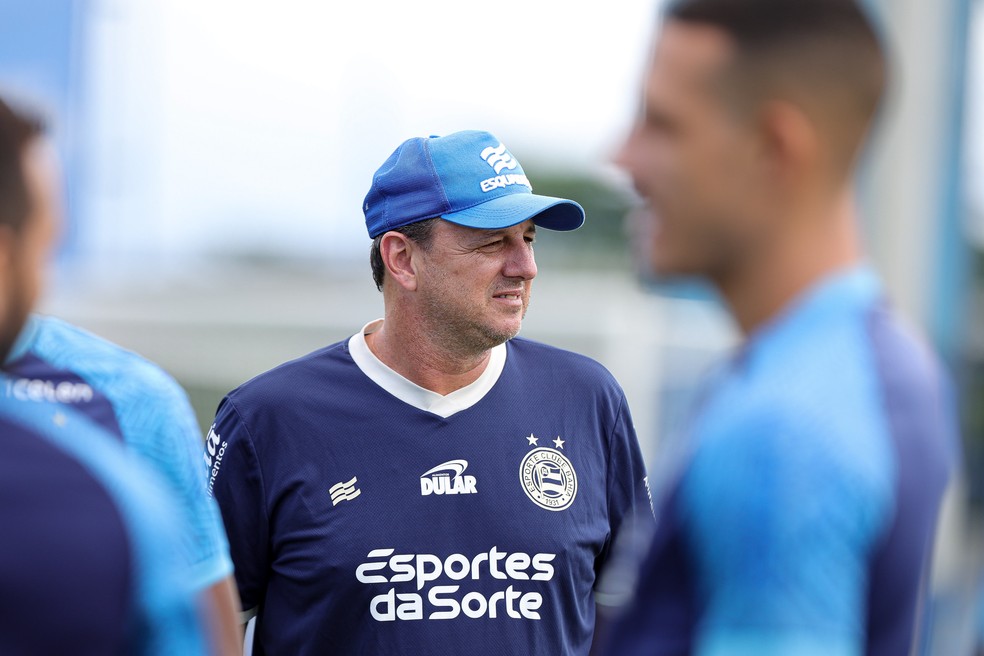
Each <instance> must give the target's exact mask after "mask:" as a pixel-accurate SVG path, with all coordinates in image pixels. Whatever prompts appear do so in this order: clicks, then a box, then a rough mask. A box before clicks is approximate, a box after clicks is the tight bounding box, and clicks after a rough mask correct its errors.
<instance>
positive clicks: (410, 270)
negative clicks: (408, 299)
mask: <svg viewBox="0 0 984 656" xmlns="http://www.w3.org/2000/svg"><path fill="white" fill-rule="evenodd" d="M418 253H419V247H418V246H417V244H415V243H414V242H413V240H411V239H410V238H409V237H407V236H406V235H404V234H403V233H401V232H387V233H386V234H384V235H383V238H382V240H381V241H380V242H379V254H380V256H381V257H382V259H383V265H385V267H386V273H387V276H388V277H390V278H392V279H393V281H394V282H395V283H396V284H398V285H399V286H400V287H403V288H404V289H406V290H407V291H415V290H416V289H417V269H416V265H415V263H414V258H415V257H416V256H417V254H418Z"/></svg>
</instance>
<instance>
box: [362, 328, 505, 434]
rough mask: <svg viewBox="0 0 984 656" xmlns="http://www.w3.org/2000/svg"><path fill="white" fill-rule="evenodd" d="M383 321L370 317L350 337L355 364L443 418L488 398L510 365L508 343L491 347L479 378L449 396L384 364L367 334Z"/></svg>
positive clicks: (391, 390)
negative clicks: (507, 351)
mask: <svg viewBox="0 0 984 656" xmlns="http://www.w3.org/2000/svg"><path fill="white" fill-rule="evenodd" d="M382 325H383V320H382V319H376V320H375V321H370V322H369V323H367V324H366V325H365V326H363V327H362V330H360V331H359V332H357V333H356V334H354V335H352V337H351V338H350V339H349V341H348V348H349V353H351V354H352V359H353V360H354V361H355V364H356V365H357V366H358V367H359V369H361V370H362V373H364V374H365V375H366V376H368V377H369V379H370V380H372V382H374V383H376V384H377V385H379V386H380V387H382V388H383V389H384V390H386V391H387V392H389V393H390V394H392V395H393V396H395V397H396V398H398V399H400V400H401V401H403V402H404V403H406V404H408V405H412V406H413V407H415V408H417V409H419V410H423V411H424V412H430V413H432V414H435V415H437V416H439V417H441V418H443V419H447V418H448V417H450V416H451V415H453V414H455V413H457V412H461V411H462V410H467V409H468V408H470V407H472V406H473V405H475V404H476V403H478V402H479V401H481V400H482V399H483V398H485V395H486V394H488V393H489V390H491V389H492V387H493V386H494V385H495V384H496V382H498V380H499V376H500V375H501V374H502V369H503V367H505V366H506V345H505V344H499V345H498V346H496V347H494V348H493V349H492V350H491V352H490V355H489V362H488V364H487V365H486V366H485V371H483V372H482V375H481V376H479V377H478V379H477V380H475V382H473V383H471V384H470V385H466V386H465V387H462V388H461V389H458V390H455V391H453V392H451V393H450V394H448V395H447V396H442V395H440V394H438V393H437V392H432V391H431V390H429V389H426V388H423V387H421V386H420V385H417V384H416V383H414V382H413V381H411V380H409V379H407V378H404V377H403V376H401V375H400V374H398V373H396V372H395V371H393V370H392V369H390V368H389V367H387V366H386V365H385V364H383V362H382V360H380V359H379V358H377V357H376V354H375V353H373V352H372V351H371V350H370V349H369V345H368V344H367V343H366V335H369V334H371V333H374V332H376V331H377V330H379V328H380V326H382Z"/></svg>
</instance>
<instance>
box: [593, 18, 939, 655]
mask: <svg viewBox="0 0 984 656" xmlns="http://www.w3.org/2000/svg"><path fill="white" fill-rule="evenodd" d="M885 69H886V64H885V56H884V53H883V49H882V46H881V44H880V42H879V39H878V37H877V36H876V34H875V31H874V30H873V28H872V25H871V24H870V22H869V19H868V18H867V17H866V16H865V15H864V13H863V12H862V10H861V9H860V8H859V7H858V6H857V5H856V4H855V3H854V2H852V1H850V0H793V1H790V0H746V1H741V0H679V1H677V2H672V3H670V4H669V6H668V7H667V8H666V10H665V22H664V23H663V25H662V28H661V29H660V32H659V35H658V40H657V43H656V46H655V50H654V54H653V59H652V62H651V65H650V67H649V69H648V73H647V77H646V84H645V102H644V108H643V110H642V113H641V116H640V119H639V122H638V124H637V125H636V126H635V128H634V130H633V132H632V133H631V135H630V136H629V138H628V141H627V143H626V144H625V146H624V148H623V151H622V153H621V154H620V161H621V163H622V164H623V165H624V166H625V167H626V168H627V169H628V171H629V172H630V173H631V175H632V177H633V178H634V182H635V184H636V187H637V188H638V190H639V193H640V194H641V195H642V196H643V197H644V198H645V199H646V200H647V201H648V202H649V205H650V207H651V210H652V215H651V216H652V219H651V220H653V221H654V222H656V231H655V235H654V238H653V240H652V242H651V250H650V256H651V260H652V265H653V267H654V268H655V269H656V270H657V271H658V272H659V273H661V274H667V275H671V274H687V275H699V276H703V277H706V278H707V279H708V280H709V281H710V282H711V283H713V284H714V285H715V286H716V288H717V289H718V291H719V292H720V294H721V295H722V297H723V299H724V301H725V302H726V304H727V305H728V307H729V309H730V311H731V313H732V315H733V316H734V319H735V321H736V322H737V324H738V326H739V328H740V330H741V332H742V333H743V334H744V342H743V344H742V346H741V347H740V348H739V349H738V352H737V353H736V354H735V355H734V357H733V358H731V359H730V361H729V362H728V363H726V364H725V366H724V367H723V369H722V370H721V371H720V372H718V374H717V375H716V376H714V377H713V378H712V380H711V381H709V385H708V387H707V389H706V390H705V392H704V394H702V397H701V401H700V402H699V404H698V407H697V408H696V411H695V413H694V417H693V419H692V421H691V422H690V424H689V426H688V429H687V436H686V445H685V448H684V450H683V455H682V456H681V458H680V462H679V466H678V467H677V468H676V471H675V475H674V476H670V477H668V480H667V481H665V483H664V485H663V487H662V489H661V490H660V492H659V493H658V498H657V503H656V518H657V529H656V535H655V538H654V541H653V543H652V546H651V549H650V552H649V555H648V557H647V559H646V561H645V563H644V565H643V568H642V572H641V579H640V581H639V588H638V591H637V596H636V599H635V601H634V603H633V604H632V605H631V606H630V607H629V608H628V609H627V610H626V611H625V613H624V615H623V617H622V619H621V621H620V622H619V623H618V624H617V626H616V628H615V630H614V631H613V633H612V640H611V642H610V649H609V652H610V653H611V654H618V655H619V656H629V655H633V654H646V655H647V656H653V655H657V654H660V655H662V654H692V653H693V654H702V655H724V654H727V655H743V654H749V655H751V654H754V655H755V656H768V655H770V654H796V655H809V654H818V655H819V654H823V655H824V656H838V655H848V654H861V653H866V654H875V655H879V656H882V655H883V656H899V655H902V654H909V653H910V651H911V650H912V649H913V648H914V646H915V645H918V637H917V636H918V624H919V618H920V613H921V610H922V605H923V603H924V601H925V589H926V582H927V581H926V579H927V576H928V573H929V565H930V560H931V548H932V545H933V540H934V534H935V530H936V524H937V514H938V509H939V505H940V501H941V497H942V496H943V494H944V490H945V488H946V487H947V485H948V481H949V480H950V477H951V472H952V470H953V467H954V462H953V460H954V454H953V450H954V448H955V444H956V439H955V433H954V431H955V419H954V415H953V411H952V407H951V398H950V394H949V392H948V390H947V384H946V381H945V377H944V375H943V373H942V372H941V368H940V366H939V365H938V363H937V361H936V359H935V357H934V356H933V355H932V354H931V353H930V351H929V350H928V349H927V347H926V346H925V345H924V344H923V343H922V341H921V340H920V339H919V338H917V337H916V336H914V335H913V334H912V332H911V331H910V330H909V329H908V328H907V327H905V326H903V325H902V323H901V322H900V320H899V319H898V318H897V316H896V315H895V313H894V312H893V311H892V309H891V308H890V307H889V305H888V304H887V303H886V301H885V296H884V291H883V289H882V285H881V283H880V282H879V280H878V277H877V275H876V274H875V272H874V271H873V270H872V269H871V268H870V266H869V265H867V264H866V263H865V261H864V260H865V258H864V255H863V252H862V248H861V245H860V238H859V229H858V225H857V216H856V210H855V205H854V200H853V195H854V189H853V178H854V172H855V166H856V162H857V159H858V157H859V153H860V152H861V150H862V147H863V144H864V142H865V139H866V135H867V134H868V132H869V129H870V127H871V124H872V121H873V118H874V116H875V114H876V110H877V108H878V106H879V103H880V100H881V98H882V95H883V87H884V85H885V76H886V70H885Z"/></svg>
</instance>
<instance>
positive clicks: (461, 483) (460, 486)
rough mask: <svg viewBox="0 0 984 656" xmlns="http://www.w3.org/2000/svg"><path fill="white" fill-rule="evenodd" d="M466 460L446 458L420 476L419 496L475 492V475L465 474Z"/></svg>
mask: <svg viewBox="0 0 984 656" xmlns="http://www.w3.org/2000/svg"><path fill="white" fill-rule="evenodd" d="M466 469H468V461H467V460H448V461H447V462H445V463H442V464H440V465H438V466H437V467H434V468H433V469H430V470H428V471H426V472H424V473H423V475H422V476H421V477H420V494H421V496H425V497H426V496H430V495H431V494H475V493H477V492H478V490H477V489H476V488H475V477H474V476H465V475H464V473H465V470H466Z"/></svg>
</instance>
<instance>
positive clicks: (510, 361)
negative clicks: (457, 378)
mask: <svg viewBox="0 0 984 656" xmlns="http://www.w3.org/2000/svg"><path fill="white" fill-rule="evenodd" d="M507 349H508V350H507V359H506V363H505V368H504V369H503V371H502V373H501V376H500V378H499V379H498V382H497V383H496V384H495V386H494V387H493V388H492V389H491V390H490V391H489V392H488V393H487V394H486V395H485V397H484V398H482V399H481V400H480V401H478V402H477V403H476V404H474V405H472V406H471V407H469V408H467V409H464V410H461V411H459V412H457V413H455V414H453V415H451V416H449V417H447V418H442V417H440V416H438V415H435V414H432V413H429V412H425V411H423V410H419V409H417V408H415V407H413V406H411V405H408V404H406V403H404V402H403V401H400V400H399V399H397V398H396V397H393V396H391V395H390V394H388V393H387V392H385V391H383V390H382V389H381V388H380V387H379V386H378V385H377V384H376V383H374V382H373V381H372V380H370V379H369V378H368V377H367V376H366V375H365V374H364V373H363V372H362V370H361V369H359V367H358V366H357V365H356V364H355V362H354V361H353V360H352V357H351V355H350V353H349V350H348V345H347V343H346V342H342V343H339V344H335V345H333V346H329V347H327V348H325V349H322V350H320V351H317V352H315V353H312V354H311V355H308V356H306V357H304V358H301V359H300V360H296V361H294V362H290V363H287V364H285V365H282V366H280V367H278V368H276V369H274V370H272V371H270V372H267V373H265V374H263V375H261V376H259V377H258V378H255V379H254V380H252V381H250V382H248V383H246V384H245V385H243V386H241V387H240V388H238V389H236V390H234V391H233V392H231V393H230V394H229V395H228V396H227V397H226V398H225V399H224V400H223V402H222V404H221V405H220V407H219V411H218V415H217V417H216V423H215V426H214V428H213V431H212V434H213V436H214V442H213V448H212V449H211V450H210V451H208V452H207V453H208V454H209V455H210V456H211V457H212V458H213V462H214V464H213V468H212V470H211V471H212V477H211V478H212V489H213V492H214V495H215V498H216V499H217V500H218V502H219V505H220V507H221V508H222V515H223V519H224V520H225V523H226V530H227V532H228V535H229V541H230V546H231V550H232V556H233V561H234V563H235V566H236V571H235V574H236V579H237V582H238V585H239V591H240V595H241V597H242V601H243V606H244V608H247V609H249V608H255V607H258V617H257V627H256V644H255V645H254V651H253V653H254V654H288V653H289V654H326V653H331V654H366V655H369V654H372V655H374V656H387V655H391V654H392V655H395V654H406V653H409V652H410V651H412V652H413V653H419V654H437V653H455V654H457V653H482V654H487V655H490V656H494V655H496V654H502V655H504V656H505V655H510V656H513V655H515V654H551V655H556V656H565V655H582V654H586V653H587V652H588V650H589V648H590V645H591V640H592V632H593V627H594V621H595V605H594V601H593V599H592V592H593V588H594V586H595V581H596V578H597V575H598V572H599V571H600V569H601V568H602V567H603V566H604V564H605V563H606V562H607V560H608V557H609V554H610V551H611V545H612V542H613V540H614V539H615V538H616V536H617V535H618V534H619V532H620V531H621V530H622V528H623V527H624V526H625V525H626V522H627V521H629V520H628V518H630V517H634V516H636V515H637V514H641V515H642V517H643V518H648V521H649V522H650V523H651V522H652V515H651V508H650V502H649V496H648V491H647V488H646V483H645V480H644V479H645V472H644V466H643V463H642V458H641V455H640V452H639V448H638V444H637V442H636V437H635V432H634V428H633V426H632V421H631V418H630V416H629V412H628V408H627V407H626V404H625V398H624V395H623V393H622V391H621V389H620V388H619V386H618V385H617V383H616V382H615V381H614V379H613V378H612V377H611V375H610V374H609V373H608V372H607V371H605V370H604V369H603V368H602V367H601V366H600V365H599V364H597V363H595V362H593V361H591V360H588V359H587V358H584V357H582V356H578V355H575V354H572V353H567V352H564V351H560V350H557V349H553V348H550V347H547V346H543V345H541V344H537V343H534V342H530V341H527V340H523V339H513V340H511V341H510V342H508V343H507ZM213 452H214V455H213ZM432 489H440V490H441V491H442V492H443V494H437V493H429V492H428V491H429V490H432ZM449 491H453V492H454V493H449ZM642 521H646V520H645V519H643V520H642Z"/></svg>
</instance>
